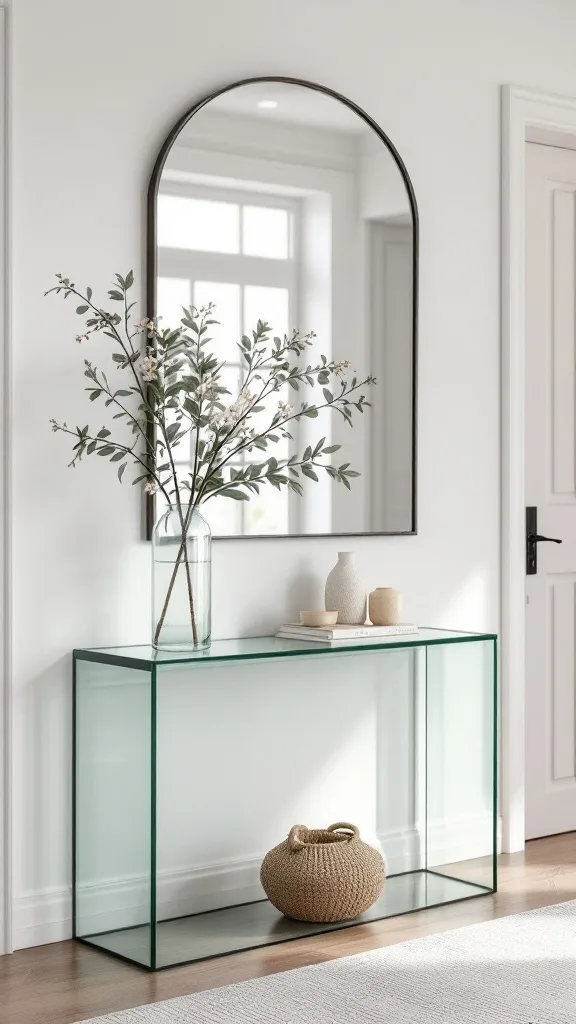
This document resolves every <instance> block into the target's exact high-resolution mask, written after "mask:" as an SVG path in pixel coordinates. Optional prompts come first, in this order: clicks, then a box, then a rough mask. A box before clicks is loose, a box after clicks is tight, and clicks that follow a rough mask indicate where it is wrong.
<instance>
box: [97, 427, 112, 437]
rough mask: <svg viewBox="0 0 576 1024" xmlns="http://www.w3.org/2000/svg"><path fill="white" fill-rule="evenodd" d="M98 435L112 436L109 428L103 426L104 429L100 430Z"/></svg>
mask: <svg viewBox="0 0 576 1024" xmlns="http://www.w3.org/2000/svg"><path fill="white" fill-rule="evenodd" d="M96 437H102V438H104V437H110V431H109V430H107V429H106V427H102V430H99V431H98V433H97V434H96Z"/></svg>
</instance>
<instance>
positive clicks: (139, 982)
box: [0, 833, 576, 1024]
mask: <svg viewBox="0 0 576 1024" xmlns="http://www.w3.org/2000/svg"><path fill="white" fill-rule="evenodd" d="M571 899H576V833H570V834H567V835H562V836H554V837H551V838H549V839H539V840H536V841H533V842H531V843H529V844H528V846H527V849H526V853H525V854H512V855H511V856H502V857H501V858H500V880H499V891H498V893H497V894H496V895H495V896H485V897H481V898H480V899H477V900H470V901H468V902H464V903H458V904H454V905H452V906H448V907H445V908H442V907H440V908H437V909H436V910H426V911H422V912H420V913H417V914H409V915H407V916H406V917H399V918H394V919H391V920H387V921H380V922H376V923H374V924H369V925H363V926H362V927H359V928H349V929H347V930H345V931H340V932H332V933H329V934H327V935H320V936H317V937H314V938H310V939H302V940H300V941H297V942H288V943H285V944H284V945H279V946H272V947H268V948H267V949H260V950H254V951H252V952H249V953H237V954H235V955H234V956H229V957H224V958H223V959H218V960H209V961H205V962H204V963H200V964H197V965H196V966H189V967H175V968H173V969H171V970H167V971H162V972H161V973H159V974H154V975H151V974H148V973H146V972H145V971H143V970H140V969H138V968H136V967H131V966H129V965H128V964H123V963H121V962H119V961H117V960H114V959H112V958H111V957H109V956H107V955H106V954H100V953H97V952H96V951H93V950H91V949H88V948H86V947H83V946H80V945H76V944H75V943H72V942H60V943H57V944H54V945H50V946H38V947H36V948H35V949H25V950H21V951H20V952H18V953H14V954H13V955H12V956H5V957H1V958H0V1022H1V1024H72V1022H75V1021H80V1020H85V1019H87V1018H89V1017H95V1016H99V1015H100V1014H106V1013H111V1012H113V1011H116V1010H123V1009H127V1008H129V1007H133V1006H138V1005H140V1004H142V1003H152V1002H156V1001H157V1000H159V999H169V998H170V997H171V996H179V995H185V994H188V993H190V992H198V991H200V990H201V989H207V988H214V987H215V986H218V985H228V984H231V983H233V982H236V981H243V980H245V979H247V978H256V977H259V976H261V975H265V974H274V973H275V972H277V971H288V970H290V969H291V968H293V967H302V966H305V965H306V964H314V963H320V962H321V961H323V960H332V959H334V958H336V957H341V956H349V955H351V954H353V953H362V952H365V951H366V950H370V949H376V948H378V947H381V946H387V945H390V944H391V943H394V942H404V941H405V940H406V939H412V938H417V937H419V936H422V935H429V934H431V933H433V932H442V931H446V930H447V929H449V928H456V927H459V926H460V925H467V924H473V923H475V922H477V921H487V920H491V919H493V918H497V917H503V916H505V915H507V914H516V913H519V912H520V911H522V910H528V909H531V908H533V907H542V906H547V905H549V904H551V903H561V902H563V901H565V900H571Z"/></svg>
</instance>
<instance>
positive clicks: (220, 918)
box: [89, 871, 489, 968]
mask: <svg viewBox="0 0 576 1024" xmlns="http://www.w3.org/2000/svg"><path fill="white" fill-rule="evenodd" d="M488 892H489V890H488V889H484V888H482V887H480V886H477V885H473V884H471V883H469V882H465V881H461V880H459V879H452V878H445V877H443V876H441V875H434V874H431V873H429V872H425V871H416V872H411V873H406V874H403V875H395V876H392V877H390V878H389V879H388V881H387V882H386V885H385V887H384V892H383V894H382V896H381V897H380V899H379V900H378V901H377V903H375V904H374V906H373V907H371V908H370V910H369V911H367V912H366V913H365V914H363V915H362V916H361V917H359V918H357V919H356V920H354V921H346V922H337V923H334V924H326V923H324V924H311V923H310V922H306V921H293V920H291V919H290V918H287V917H283V916H282V915H281V914H279V913H278V911H277V910H275V908H274V907H273V906H272V904H271V903H269V902H268V900H261V901H259V902H256V903H247V904H242V905H240V906H235V907H226V908H223V909H220V910H215V911H210V912H208V913H203V914H196V915H193V916H189V917H179V918H172V919H171V920H167V921H159V922H158V925H157V960H156V966H157V968H163V967H172V966H175V965H177V964H183V963H190V962H193V961H195V960H203V959H207V958H210V957H215V956H222V955H225V954H228V953H236V952H239V951H240V950H245V949H254V948H256V947H260V946H269V945H273V944H275V943H278V942H286V941H288V940H290V939H301V938H305V937H306V936H310V935H318V934H321V933H322V932H331V931H337V930H339V929H341V928H346V927H351V926H353V925H359V924H369V923H370V922H373V921H378V920H381V919H383V918H387V917H397V916H399V915H401V914H409V913H413V912H414V911H417V910H423V909H426V908H428V907H435V906H441V905H444V904H446V903H453V902H456V901H458V900H465V899H471V898H472V897H477V896H481V895H486V894H487V893H488ZM89 941H90V943H91V944H92V945H95V946H97V947H98V948H99V949H104V950H107V951H108V952H111V953H114V954H116V955H117V956H121V957H124V958H126V959H128V960H134V961H136V962H137V963H142V962H143V960H144V958H145V956H146V951H147V948H148V947H147V929H145V928H142V929H138V928H130V929H121V930H118V931H113V932H107V933H104V934H100V935H93V936H91V937H90V940H89Z"/></svg>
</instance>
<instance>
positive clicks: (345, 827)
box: [327, 821, 360, 840]
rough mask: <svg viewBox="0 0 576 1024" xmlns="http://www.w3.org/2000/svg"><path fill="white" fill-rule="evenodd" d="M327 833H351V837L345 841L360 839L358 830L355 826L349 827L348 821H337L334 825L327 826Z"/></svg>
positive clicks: (347, 837)
mask: <svg viewBox="0 0 576 1024" xmlns="http://www.w3.org/2000/svg"><path fill="white" fill-rule="evenodd" d="M327 831H328V832H351V833H352V835H351V836H346V839H348V840H350V839H360V829H358V828H357V827H356V825H351V824H350V823H349V822H348V821H337V822H336V824H335V825H328V829H327Z"/></svg>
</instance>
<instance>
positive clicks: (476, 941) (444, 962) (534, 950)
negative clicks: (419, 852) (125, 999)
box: [90, 901, 576, 1024]
mask: <svg viewBox="0 0 576 1024" xmlns="http://www.w3.org/2000/svg"><path fill="white" fill-rule="evenodd" d="M376 1022H378V1024H388V1022H390V1024H500V1022H503V1024H573V1022H576V901H574V902H571V903H562V904H559V905H557V906H554V907H545V908H543V909H542V910H535V911H530V912H528V913H525V914H516V915H515V916H513V917H506V918H502V919H501V920H499V921H490V922H488V923H486V924H480V925H473V926H471V927H468V928H459V929H458V930H457V931H452V932H445V933H444V934H443V935H431V936H427V937H426V938H424V939H415V940H413V941H411V942H404V943H400V944H399V945H396V946H389V947H388V948H386V949H382V950H376V951H374V952H372V953H362V954H360V955H358V956H352V957H345V958H343V959H341V960H333V961H331V962H330V963H326V964H318V965H316V966H314V967H304V968H300V969H298V970H294V971H287V972H286V973H284V974H275V975H273V976H272V977H268V978H258V979H257V980H255V981H246V982H242V983H241V984H239V985H229V986H227V987H226V988H218V989H212V991H209V992H200V993H198V994H197V995H192V996H185V997H184V998H180V999H170V1000H168V1001H167V1002H163V1003H154V1004H151V1005H149V1006H141V1007H139V1008H138V1009H135V1010H126V1011H123V1012H122V1013H113V1014H110V1015H109V1016H107V1017H98V1018H97V1020H92V1021H91V1022H90V1024H376Z"/></svg>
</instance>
